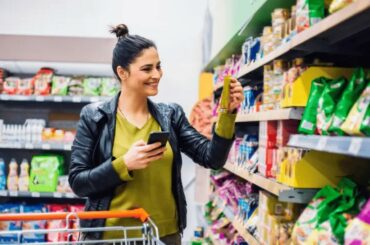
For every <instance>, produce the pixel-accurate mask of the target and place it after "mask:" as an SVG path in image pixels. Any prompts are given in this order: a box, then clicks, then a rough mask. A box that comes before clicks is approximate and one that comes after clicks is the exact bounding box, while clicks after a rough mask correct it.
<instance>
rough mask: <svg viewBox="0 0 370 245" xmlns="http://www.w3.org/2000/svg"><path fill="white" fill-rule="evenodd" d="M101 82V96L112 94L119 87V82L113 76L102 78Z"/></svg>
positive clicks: (118, 89) (116, 91)
mask: <svg viewBox="0 0 370 245" xmlns="http://www.w3.org/2000/svg"><path fill="white" fill-rule="evenodd" d="M101 83H102V87H101V96H114V95H116V94H117V93H118V92H119V91H120V89H121V84H120V83H119V82H118V81H117V80H116V79H114V78H109V77H106V78H102V79H101Z"/></svg>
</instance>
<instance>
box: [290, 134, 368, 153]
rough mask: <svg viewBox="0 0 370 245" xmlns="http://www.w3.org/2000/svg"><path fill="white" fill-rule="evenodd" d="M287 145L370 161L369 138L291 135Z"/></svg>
mask: <svg viewBox="0 0 370 245" xmlns="http://www.w3.org/2000/svg"><path fill="white" fill-rule="evenodd" d="M288 145H289V146H292V147H299V148H304V149H309V150H317V151H325V152H331V153H338V154H343V155H349V156H355V157H362V158H369V159H370V138H367V137H348V136H319V135H291V136H290V138H289V142H288Z"/></svg>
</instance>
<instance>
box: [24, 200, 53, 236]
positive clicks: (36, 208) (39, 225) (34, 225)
mask: <svg viewBox="0 0 370 245" xmlns="http://www.w3.org/2000/svg"><path fill="white" fill-rule="evenodd" d="M22 212H24V213H45V212H47V210H46V207H45V206H44V205H43V204H34V205H23V206H22ZM45 225H46V222H45V221H44V220H37V221H27V222H23V224H22V230H40V229H45ZM45 235H46V234H42V233H25V234H24V235H23V240H22V242H23V243H35V242H45V241H46V240H45Z"/></svg>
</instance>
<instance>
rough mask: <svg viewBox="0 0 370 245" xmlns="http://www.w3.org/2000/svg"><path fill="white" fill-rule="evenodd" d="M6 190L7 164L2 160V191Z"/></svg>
mask: <svg viewBox="0 0 370 245" xmlns="http://www.w3.org/2000/svg"><path fill="white" fill-rule="evenodd" d="M5 188H6V172H5V162H4V159H3V158H0V190H5Z"/></svg>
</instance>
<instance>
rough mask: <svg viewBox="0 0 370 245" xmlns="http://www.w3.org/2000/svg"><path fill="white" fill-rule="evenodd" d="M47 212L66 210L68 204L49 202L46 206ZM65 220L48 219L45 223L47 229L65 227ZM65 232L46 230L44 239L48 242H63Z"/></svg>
mask: <svg viewBox="0 0 370 245" xmlns="http://www.w3.org/2000/svg"><path fill="white" fill-rule="evenodd" d="M47 208H48V210H49V212H52V213H57V212H67V211H68V206H67V205H61V204H51V205H48V206H47ZM66 225H67V224H66V221H65V220H50V221H48V223H47V228H48V229H61V228H66ZM66 238H67V233H63V232H48V234H47V236H46V240H47V241H48V242H64V241H67V240H66Z"/></svg>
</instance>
